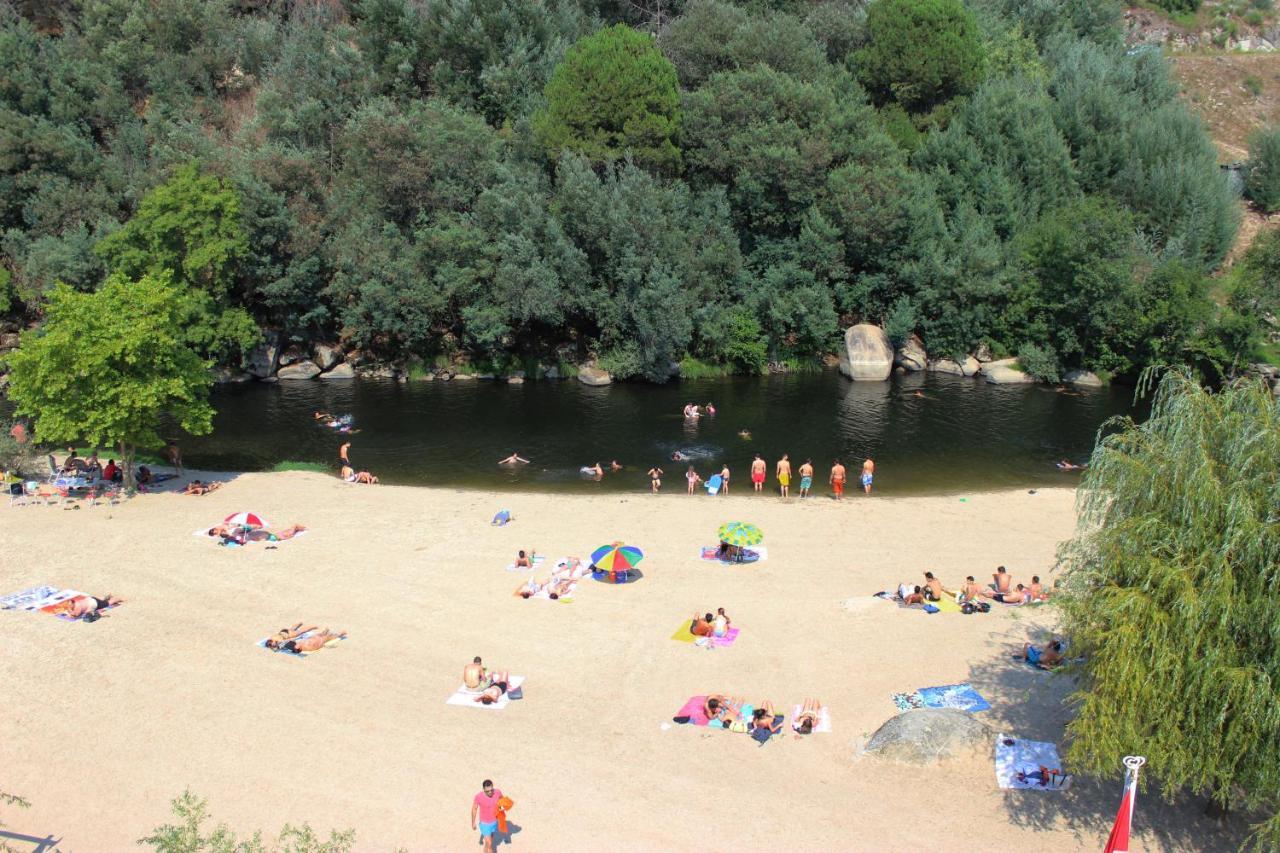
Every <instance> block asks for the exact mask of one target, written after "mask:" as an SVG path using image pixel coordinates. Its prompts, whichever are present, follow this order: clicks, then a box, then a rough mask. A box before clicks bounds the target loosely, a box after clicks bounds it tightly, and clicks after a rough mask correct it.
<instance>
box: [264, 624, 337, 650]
mask: <svg viewBox="0 0 1280 853" xmlns="http://www.w3.org/2000/svg"><path fill="white" fill-rule="evenodd" d="M346 638H347V632H346V631H342V632H340V633H337V634H335V633H334V632H333V631H330V630H329V629H328V628H325V629H324V630H323V631H321V632H320V633H318V634H312V635H311V636H310V637H302V638H301V639H293V640H286V641H284V642H281V641H279V640H277V639H275V638H272V639H270V640H267V643H266V645H267V648H269V649H271V650H272V651H276V652H292V653H293V654H295V655H300V654H302V653H303V652H316V651H319V650H320V649H322V648H324V647H325V645H327V644H328V643H332V642H333V641H335V640H345V639H346Z"/></svg>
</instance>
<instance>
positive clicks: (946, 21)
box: [856, 0, 983, 113]
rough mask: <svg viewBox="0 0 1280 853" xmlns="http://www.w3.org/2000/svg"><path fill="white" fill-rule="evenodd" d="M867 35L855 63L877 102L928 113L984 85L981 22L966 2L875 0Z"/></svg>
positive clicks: (954, 0) (947, 0)
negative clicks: (894, 104) (866, 42)
mask: <svg viewBox="0 0 1280 853" xmlns="http://www.w3.org/2000/svg"><path fill="white" fill-rule="evenodd" d="M867 36H868V39H869V43H868V44H867V46H866V47H864V48H862V49H861V50H860V51H858V53H857V58H856V64H857V67H858V74H859V77H860V78H861V79H862V82H863V85H864V86H866V87H867V90H868V91H869V92H870V93H871V95H872V97H873V98H875V99H876V101H877V103H888V102H890V101H896V102H898V103H900V104H902V105H903V106H904V107H906V108H907V109H908V110H909V111H911V112H915V113H924V112H928V111H929V110H930V109H932V108H933V107H935V106H937V105H938V104H941V103H943V102H945V101H949V100H951V99H952V98H954V97H955V96H956V95H964V94H967V93H968V92H971V91H973V90H974V89H975V88H977V86H978V84H979V83H980V82H982V68H983V50H982V39H981V35H980V33H979V30H978V22H977V20H976V19H975V18H974V16H973V13H972V12H970V11H969V10H968V9H966V8H965V7H964V3H962V2H961V0H875V2H873V3H872V4H871V5H870V6H869V7H868V9H867Z"/></svg>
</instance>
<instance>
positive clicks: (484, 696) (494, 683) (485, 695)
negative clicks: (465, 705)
mask: <svg viewBox="0 0 1280 853" xmlns="http://www.w3.org/2000/svg"><path fill="white" fill-rule="evenodd" d="M489 678H490V681H489V686H488V687H486V688H485V689H484V690H483V691H482V692H481V693H480V695H479V696H477V697H475V699H474V700H473V701H476V702H479V703H480V704H481V705H492V704H493V703H494V702H497V701H498V700H499V699H501V698H502V697H503V696H504V695H506V692H507V683H508V682H509V681H510V680H511V677H510V676H509V675H508V674H507V671H506V670H505V669H503V670H495V671H494V672H493V673H492V674H491V675H490V676H489Z"/></svg>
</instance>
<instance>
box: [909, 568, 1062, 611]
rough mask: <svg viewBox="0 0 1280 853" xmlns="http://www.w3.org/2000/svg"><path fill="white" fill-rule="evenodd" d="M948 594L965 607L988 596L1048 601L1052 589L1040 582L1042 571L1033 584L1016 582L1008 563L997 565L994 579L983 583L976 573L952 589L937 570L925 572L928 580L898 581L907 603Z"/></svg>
mask: <svg viewBox="0 0 1280 853" xmlns="http://www.w3.org/2000/svg"><path fill="white" fill-rule="evenodd" d="M944 597H946V598H954V599H955V600H956V603H957V604H959V605H961V606H962V607H963V606H965V605H966V604H968V605H978V604H981V603H984V601H985V600H987V599H990V600H992V601H998V602H1000V603H1002V604H1033V603H1035V602H1037V601H1048V600H1049V590H1047V589H1045V587H1044V584H1042V583H1041V582H1040V576H1039V575H1032V576H1031V583H1030V584H1025V585H1024V584H1020V583H1019V584H1015V583H1014V582H1013V576H1012V575H1010V574H1009V571H1008V569H1006V568H1005V567H1004V566H998V567H996V571H995V574H993V575H992V576H991V583H990V584H988V585H986V586H982V585H980V584H979V583H978V582H977V581H975V580H974V579H973V575H969V576H967V577H966V578H965V582H964V585H963V586H961V587H960V589H959V590H958V591H955V592H953V591H951V590H948V589H945V588H944V587H943V586H942V582H941V581H939V580H938V579H937V578H936V577H934V574H933V572H925V573H924V584H922V585H913V584H907V583H902V584H899V585H898V598H899V599H900V600H901V601H902V602H903V603H904V604H908V605H911V604H920V605H923V604H926V603H928V602H931V601H941V600H942V599H943V598H944Z"/></svg>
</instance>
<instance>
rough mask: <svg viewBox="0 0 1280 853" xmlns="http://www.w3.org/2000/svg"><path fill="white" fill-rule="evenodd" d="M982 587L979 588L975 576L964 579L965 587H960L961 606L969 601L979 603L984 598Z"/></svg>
mask: <svg viewBox="0 0 1280 853" xmlns="http://www.w3.org/2000/svg"><path fill="white" fill-rule="evenodd" d="M982 595H983V592H982V587H980V586H978V582H977V581H975V580H974V579H973V575H968V576H967V577H966V578H965V579H964V586H962V587H960V600H959V603H960V604H964V603H965V602H967V601H977V600H978V599H979V598H980V597H982Z"/></svg>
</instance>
